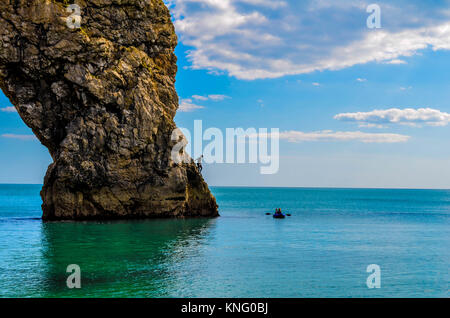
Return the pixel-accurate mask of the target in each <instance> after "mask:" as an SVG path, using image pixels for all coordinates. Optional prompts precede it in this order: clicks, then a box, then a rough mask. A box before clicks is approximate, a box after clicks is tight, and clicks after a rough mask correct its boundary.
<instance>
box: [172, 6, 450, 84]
mask: <svg viewBox="0 0 450 318" xmlns="http://www.w3.org/2000/svg"><path fill="white" fill-rule="evenodd" d="M167 2H168V3H169V5H170V7H171V9H172V12H173V15H174V23H175V27H176V30H177V33H178V34H179V35H180V39H181V41H182V42H183V43H184V44H185V45H188V46H190V47H192V50H190V51H189V52H188V58H189V59H190V61H191V63H192V68H194V69H206V70H209V71H211V72H227V73H228V74H230V75H231V76H235V77H237V78H239V79H245V80H254V79H263V78H276V77H281V76H285V75H295V74H305V73H311V72H314V71H322V70H339V69H343V68H347V67H351V66H354V65H358V64H365V63H369V62H377V63H389V64H403V63H406V61H405V60H404V58H405V57H411V56H413V55H415V54H416V53H418V52H419V51H420V50H424V49H427V48H431V49H433V50H435V51H436V50H450V21H449V18H448V15H447V14H445V12H444V10H445V9H447V7H448V4H445V3H443V2H434V3H430V4H428V5H426V6H424V5H423V3H422V1H418V0H411V1H408V2H407V3H406V2H403V1H402V2H401V3H398V4H397V3H392V2H391V1H389V2H388V1H387V0H384V1H378V4H379V5H380V6H381V8H382V14H383V15H382V16H383V21H389V24H390V25H389V28H385V29H379V30H369V29H367V28H366V25H365V23H366V18H367V16H368V14H367V12H366V10H365V9H366V7H367V5H368V4H369V3H370V2H366V1H359V0H346V1H344V0H343V1H327V0H321V1H293V0H292V1H269V0H220V1H218V0H170V1H168V0H167ZM404 12H408V14H405V13H404ZM275 26H276V27H275ZM337 26H339V30H338V32H337ZM358 26H360V27H358Z"/></svg>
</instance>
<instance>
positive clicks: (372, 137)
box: [250, 130, 411, 144]
mask: <svg viewBox="0 0 450 318" xmlns="http://www.w3.org/2000/svg"><path fill="white" fill-rule="evenodd" d="M276 136H277V135H276V134H273V133H259V134H254V135H251V136H250V137H251V138H250V139H251V140H253V141H255V140H256V138H257V137H263V138H264V137H268V138H274V137H276ZM278 137H279V139H280V140H285V141H287V142H290V143H300V142H334V141H340V142H345V141H348V142H349V141H357V142H363V143H388V144H392V143H402V142H407V141H408V140H409V139H410V138H411V136H406V135H400V134H391V133H367V132H362V131H332V130H320V131H313V132H303V131H297V130H290V131H283V132H279V133H278Z"/></svg>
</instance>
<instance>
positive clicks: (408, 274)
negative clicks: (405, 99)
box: [0, 185, 450, 297]
mask: <svg viewBox="0 0 450 318" xmlns="http://www.w3.org/2000/svg"><path fill="white" fill-rule="evenodd" d="M39 191H40V186H34V185H0V244H1V248H0V297H83V296H87V297H449V293H448V290H449V271H448V270H449V264H450V252H449V250H450V249H449V247H450V236H449V234H450V233H449V232H450V230H449V216H450V191H445V190H362V189H358V190H356V189H279V188H278V189H269V188H265V189H261V188H259V189H255V188H213V192H214V194H215V195H216V197H217V200H218V203H219V205H220V213H221V215H222V217H220V218H218V219H213V220H198V219H196V220H149V221H130V222H83V223H74V222H63V223H43V222H42V221H41V220H40V219H39V218H40V216H41V210H40V204H41V199H40V197H39ZM275 207H282V208H283V209H284V210H285V211H286V212H288V213H291V214H292V217H290V218H288V219H285V220H274V219H273V218H271V217H270V216H266V215H265V213H266V212H271V211H272V210H273V209H274V208H275ZM69 264H78V265H79V266H80V267H81V271H82V274H81V275H82V288H81V289H79V290H70V289H68V288H67V287H66V279H67V276H68V275H69V274H67V273H66V267H67V266H68V265H69ZM369 264H378V265H379V266H380V267H381V271H382V275H381V284H382V286H381V288H380V289H368V288H367V286H366V279H367V276H368V275H369V274H368V273H366V268H367V266H368V265H369Z"/></svg>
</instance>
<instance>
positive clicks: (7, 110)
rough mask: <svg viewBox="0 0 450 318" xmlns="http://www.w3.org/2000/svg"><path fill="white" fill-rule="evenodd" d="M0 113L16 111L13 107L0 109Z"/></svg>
mask: <svg viewBox="0 0 450 318" xmlns="http://www.w3.org/2000/svg"><path fill="white" fill-rule="evenodd" d="M0 111H1V112H3V113H17V109H16V108H15V107H14V106H8V107H4V108H0Z"/></svg>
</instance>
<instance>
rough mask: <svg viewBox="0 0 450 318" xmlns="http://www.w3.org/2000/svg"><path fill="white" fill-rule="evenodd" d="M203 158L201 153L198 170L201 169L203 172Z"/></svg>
mask: <svg viewBox="0 0 450 318" xmlns="http://www.w3.org/2000/svg"><path fill="white" fill-rule="evenodd" d="M202 160H203V155H201V156H200V157H198V159H197V168H198V171H200V172H202V170H203V166H202Z"/></svg>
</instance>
